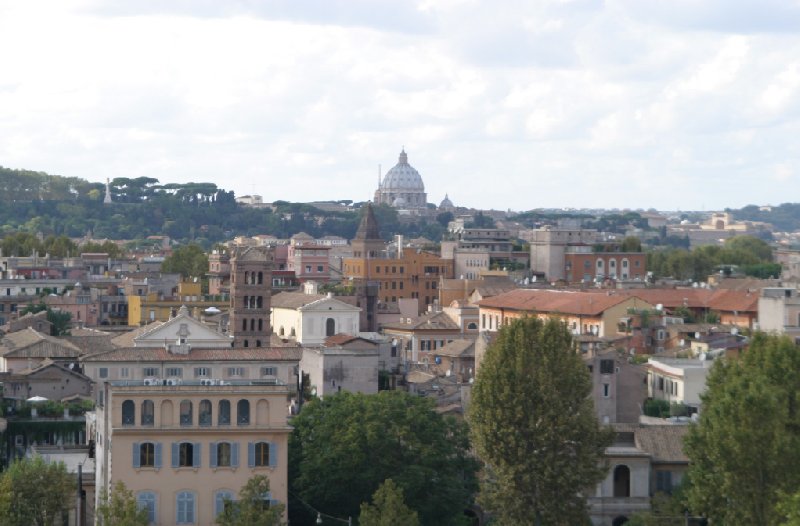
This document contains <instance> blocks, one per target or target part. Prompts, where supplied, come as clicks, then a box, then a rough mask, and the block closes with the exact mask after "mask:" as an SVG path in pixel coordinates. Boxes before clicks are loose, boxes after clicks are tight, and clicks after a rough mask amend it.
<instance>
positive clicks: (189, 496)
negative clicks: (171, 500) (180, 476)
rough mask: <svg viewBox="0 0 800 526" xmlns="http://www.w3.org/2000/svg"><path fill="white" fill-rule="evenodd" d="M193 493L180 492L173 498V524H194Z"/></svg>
mask: <svg viewBox="0 0 800 526" xmlns="http://www.w3.org/2000/svg"><path fill="white" fill-rule="evenodd" d="M194 507H195V502H194V493H192V492H191V491H181V492H180V493H178V495H177V496H176V497H175V523H176V524H194V516H195V512H194Z"/></svg>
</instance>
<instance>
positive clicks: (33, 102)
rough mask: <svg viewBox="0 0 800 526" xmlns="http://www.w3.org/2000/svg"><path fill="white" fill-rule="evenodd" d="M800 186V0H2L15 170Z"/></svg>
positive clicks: (483, 190)
mask: <svg viewBox="0 0 800 526" xmlns="http://www.w3.org/2000/svg"><path fill="white" fill-rule="evenodd" d="M402 146H405V148H406V151H407V152H408V154H409V162H410V163H411V164H412V165H413V166H414V167H415V168H417V170H419V171H420V173H421V174H422V177H423V180H424V182H425V185H426V190H427V191H428V198H429V201H432V202H436V203H438V202H439V201H440V200H441V199H442V198H443V197H444V195H445V193H449V195H450V198H451V199H452V200H453V201H454V202H455V204H457V205H464V206H474V207H481V208H497V209H506V208H511V209H513V210H528V209H532V208H538V207H571V208H578V207H605V208H612V207H619V208H650V207H654V208H658V209H681V210H700V209H705V210H712V209H720V208H724V207H739V206H743V205H746V204H751V203H753V204H778V203H781V202H786V201H800V192H798V190H800V162H799V159H800V1H798V0H759V1H752V2H743V1H739V0H670V1H669V2H664V1H658V0H607V1H605V2H602V1H600V0H574V1H571V0H547V1H545V0H520V1H514V0H492V1H488V0H483V1H478V0H418V1H412V0H406V1H401V0H395V1H384V0H307V1H301V0H274V1H271V0H174V1H173V0H119V1H113V2H111V1H108V2H102V1H97V0H52V1H46V0H42V1H18V0H0V165H2V166H6V167H10V168H26V169H32V170H41V171H45V172H49V173H54V174H59V175H65V176H76V177H82V178H85V179H89V180H92V181H104V180H105V178H106V177H111V178H113V177H139V176H149V177H155V178H157V179H159V180H160V181H161V182H162V183H168V182H188V181H213V182H215V183H217V184H218V185H219V186H221V187H223V188H226V189H232V190H235V191H236V193H237V195H243V194H248V193H258V194H260V195H262V196H263V197H264V199H265V200H267V201H274V200H277V199H283V200H289V201H311V200H323V199H354V200H358V201H360V200H366V199H370V198H371V196H372V194H373V192H374V190H375V187H376V184H377V182H376V181H377V177H378V166H379V165H381V166H382V168H383V171H384V172H385V171H386V170H387V169H389V168H390V167H391V166H393V165H394V164H395V163H396V162H397V155H398V153H399V152H400V149H401V147H402Z"/></svg>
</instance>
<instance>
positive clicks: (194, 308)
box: [128, 281, 230, 326]
mask: <svg viewBox="0 0 800 526" xmlns="http://www.w3.org/2000/svg"><path fill="white" fill-rule="evenodd" d="M182 305H185V306H186V307H187V308H188V309H189V311H190V312H192V313H197V314H199V311H204V310H206V309H207V308H209V307H216V308H218V309H220V310H223V309H224V310H227V309H228V308H229V307H230V301H229V300H227V299H226V300H218V301H213V300H210V299H208V298H205V297H203V296H202V295H201V294H200V282H193V281H184V282H181V283H180V284H179V285H178V294H177V296H174V297H171V298H165V297H162V296H161V295H159V294H158V293H156V292H152V293H150V294H147V295H146V296H129V297H128V325H131V326H139V325H146V324H148V323H151V322H154V321H167V320H169V319H170V318H172V317H174V316H175V315H176V314H177V313H178V310H179V309H180V308H181V306H182Z"/></svg>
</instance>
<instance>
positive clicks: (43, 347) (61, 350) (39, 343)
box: [0, 327, 82, 358]
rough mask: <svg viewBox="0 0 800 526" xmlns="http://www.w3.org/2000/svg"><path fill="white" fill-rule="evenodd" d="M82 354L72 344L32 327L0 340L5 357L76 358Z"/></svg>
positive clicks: (0, 352) (1, 351) (0, 347)
mask: <svg viewBox="0 0 800 526" xmlns="http://www.w3.org/2000/svg"><path fill="white" fill-rule="evenodd" d="M81 354H82V352H81V350H80V349H79V348H78V347H76V346H75V345H73V344H72V343H70V342H68V341H66V340H63V339H59V338H55V337H53V336H49V335H46V334H42V333H41V332H38V331H36V330H34V329H32V328H30V327H29V328H27V329H25V330H22V331H17V332H12V333H10V334H7V335H5V336H4V337H3V338H2V340H0V355H2V356H5V357H20V356H24V357H31V358H53V357H58V358H75V357H77V356H80V355H81Z"/></svg>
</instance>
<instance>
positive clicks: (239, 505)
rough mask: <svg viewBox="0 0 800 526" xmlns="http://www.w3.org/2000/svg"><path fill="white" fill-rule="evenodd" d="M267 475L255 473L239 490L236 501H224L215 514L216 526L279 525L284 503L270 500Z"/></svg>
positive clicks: (281, 519) (281, 520) (281, 521)
mask: <svg viewBox="0 0 800 526" xmlns="http://www.w3.org/2000/svg"><path fill="white" fill-rule="evenodd" d="M269 493H270V491H269V477H267V476H266V475H255V476H253V477H251V478H250V479H249V480H248V481H247V483H246V484H245V485H244V486H242V489H240V490H239V498H238V500H236V501H226V502H225V508H224V510H223V512H222V513H220V514H219V515H218V516H217V521H216V522H217V525H218V526H280V525H281V524H283V510H284V505H283V504H278V503H275V502H270V501H269V500H267V499H266V496H267V495H269Z"/></svg>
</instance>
